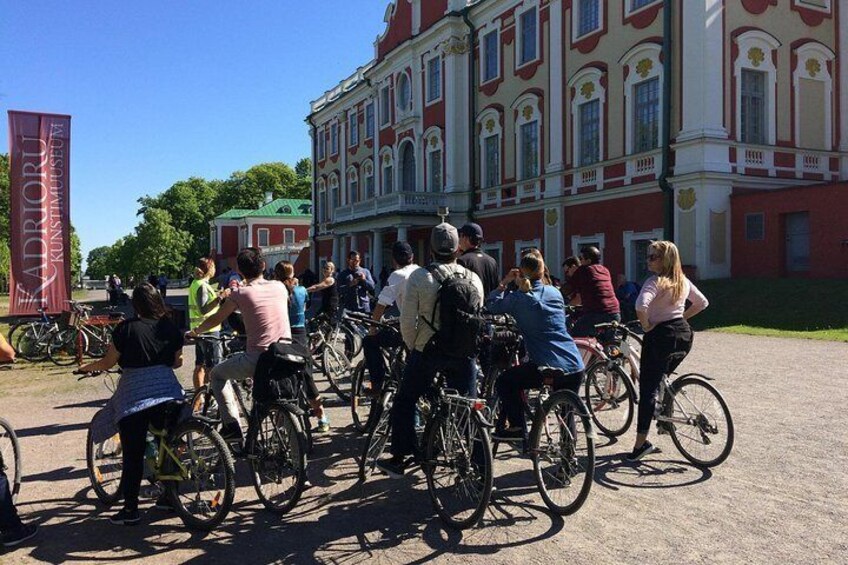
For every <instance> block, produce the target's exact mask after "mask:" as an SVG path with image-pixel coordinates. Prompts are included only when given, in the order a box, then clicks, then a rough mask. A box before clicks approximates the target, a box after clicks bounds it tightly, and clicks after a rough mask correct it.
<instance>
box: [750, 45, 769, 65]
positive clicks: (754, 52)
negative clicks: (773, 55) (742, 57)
mask: <svg viewBox="0 0 848 565" xmlns="http://www.w3.org/2000/svg"><path fill="white" fill-rule="evenodd" d="M748 60H749V61H751V64H752V65H754V66H755V67H759V66H760V65H762V64H763V61H765V60H766V55H765V53H763V50H762V49H760V48H759V47H751V48H750V49H748Z"/></svg>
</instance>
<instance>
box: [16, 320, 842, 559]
mask: <svg viewBox="0 0 848 565" xmlns="http://www.w3.org/2000/svg"><path fill="white" fill-rule="evenodd" d="M187 352H188V350H187ZM187 361H188V362H189V364H191V357H190V356H189V358H188V359H187ZM846 361H848V344H842V343H831V342H817V341H802V340H790V339H776V338H760V337H748V336H738V335H726V334H718V333H700V334H698V335H697V336H696V342H695V348H694V351H693V353H692V355H691V356H690V357H689V359H687V361H686V362H685V363H684V365H683V366H682V367H681V370H683V371H697V372H701V373H705V374H708V375H711V376H713V377H715V378H716V384H717V386H718V388H719V389H720V390H721V391H722V392H723V394H724V395H725V397H726V399H727V401H728V403H729V404H730V407H731V411H732V413H733V416H734V422H735V425H736V445H735V447H734V451H733V453H732V454H731V456H730V458H729V459H728V461H727V462H726V463H724V464H723V465H722V466H720V467H718V468H716V469H714V470H712V471H702V470H699V469H697V468H695V467H692V466H690V465H688V464H687V463H686V462H685V460H684V459H683V458H682V457H681V456H680V455H679V454H678V453H677V452H676V450H675V449H674V446H673V445H672V444H671V442H670V440H668V439H667V438H666V437H660V438H658V439H657V441H656V443H658V444H659V445H660V446H661V447H662V448H663V449H664V453H662V454H655V455H652V456H649V457H648V458H647V459H646V460H645V462H644V463H643V464H642V465H640V466H638V467H633V466H628V465H624V464H622V462H621V455H622V453H624V452H626V451H628V450H629V449H630V447H632V441H633V432H629V433H628V434H627V435H625V436H624V437H623V438H622V439H621V440H620V441H618V442H615V443H610V442H609V440H606V439H604V438H601V440H600V448H599V449H598V452H597V457H598V468H597V471H596V476H595V484H594V485H593V488H592V492H591V494H590V496H589V500H588V501H587V503H586V504H585V505H584V507H583V508H582V509H581V510H580V511H579V512H578V513H577V514H576V515H574V516H570V517H566V518H564V519H561V518H558V517H552V516H551V515H550V514H548V513H547V512H546V511H545V507H544V504H543V503H542V501H541V498H540V497H539V495H538V493H537V491H536V488H535V484H534V482H533V479H532V476H531V469H532V466H531V464H530V462H529V460H526V459H522V458H519V457H517V456H516V454H515V452H506V453H503V454H499V455H498V458H497V461H496V467H495V485H496V487H497V489H498V490H497V492H496V496H495V498H494V500H493V503H492V505H491V507H490V508H489V510H488V512H487V513H486V516H485V519H484V522H483V523H482V524H481V525H480V526H478V527H477V528H475V529H472V530H467V531H465V532H462V533H458V532H453V531H449V530H445V529H444V528H443V527H442V525H441V522H440V521H439V520H438V518H436V517H435V516H434V512H433V509H432V506H431V504H430V500H429V497H428V495H427V491H426V486H425V485H424V481H423V476H422V475H421V474H420V473H419V474H416V475H414V476H413V477H411V478H408V479H405V480H401V481H392V480H389V479H386V478H379V477H375V478H372V479H371V480H370V481H369V482H367V483H365V484H364V485H363V484H359V483H357V482H356V463H355V460H354V455H358V453H359V451H360V449H361V445H362V442H363V441H364V440H363V439H362V438H360V437H359V436H355V435H354V434H353V433H352V431H351V429H350V427H349V426H348V425H347V424H348V423H349V413H348V410H347V408H346V407H342V406H340V405H334V407H333V408H331V411H330V414H331V418H332V421H333V425H334V428H335V429H334V430H333V433H332V434H331V435H329V436H323V437H320V438H318V439H316V448H315V452H314V456H313V457H312V459H311V460H310V463H309V473H310V479H311V481H312V483H313V484H314V485H315V486H314V488H312V489H310V490H308V491H307V492H306V494H305V495H304V498H303V499H302V500H301V502H300V504H299V506H298V507H297V508H296V509H295V511H294V512H293V513H292V514H291V515H289V516H286V517H285V518H284V519H280V518H276V517H274V516H271V515H269V514H267V513H266V512H264V511H262V509H261V507H260V505H259V504H258V503H257V502H256V497H255V493H254V492H253V490H252V488H251V487H250V486H249V482H248V480H247V477H246V474H245V471H246V469H245V468H243V467H241V466H240V467H239V468H238V473H239V475H240V481H241V483H242V486H241V488H239V490H238V493H237V496H236V504H235V507H234V510H233V512H231V514H230V516H229V518H228V519H227V521H226V522H225V524H224V526H223V527H221V528H220V529H219V530H218V531H215V532H213V533H211V534H208V535H205V536H204V535H199V534H196V533H190V532H188V531H186V530H185V529H184V528H183V527H182V524H181V522H179V520H178V519H176V518H174V517H173V515H169V514H166V513H162V512H158V511H155V510H153V509H152V508H150V507H149V506H147V505H144V504H143V507H142V525H141V526H139V527H135V528H122V527H116V526H112V525H110V524H109V523H108V521H107V520H106V517H107V516H108V514H109V511H108V510H104V509H103V508H102V507H99V506H97V505H96V504H95V503H94V497H93V494H92V493H91V492H90V489H89V486H88V479H87V475H86V472H85V459H84V457H85V447H84V443H85V430H86V426H87V423H88V421H89V419H90V418H91V416H92V415H93V414H94V412H95V411H96V410H97V408H98V407H99V406H100V405H101V403H102V400H103V399H104V398H105V397H106V395H107V393H106V391H105V389H104V388H103V386H102V384H101V383H97V382H93V380H89V381H86V382H83V383H77V382H76V380H75V379H74V377H72V376H71V375H70V374H69V372H68V371H63V370H58V369H56V368H53V367H48V366H44V367H35V368H33V367H27V366H26V365H23V366H19V367H16V368H15V369H14V370H13V371H10V372H2V373H0V414H2V415H3V416H4V417H5V418H7V419H8V420H10V421H11V422H13V423H14V425H15V426H16V427H17V428H18V430H19V435H20V436H21V442H22V445H23V451H24V465H25V473H26V478H25V482H24V485H23V491H22V494H21V497H20V501H19V508H20V510H21V512H22V513H23V514H24V515H25V517H26V518H27V519H29V520H34V521H36V522H37V523H39V524H41V533H40V535H39V537H38V538H36V540H34V543H33V544H32V545H28V546H26V547H22V548H19V549H16V550H15V551H9V552H6V553H0V562H2V563H31V562H48V563H60V562H68V561H77V562H92V561H98V562H111V561H126V560H128V559H131V560H145V561H149V562H150V563H157V564H164V563H185V562H198V563H201V562H202V563H210V562H221V563H235V562H246V563H267V562H277V561H279V562H290V563H313V562H314V563H345V564H348V563H362V562H369V563H371V564H373V565H378V564H382V563H424V562H428V561H431V560H435V561H437V562H444V563H485V564H487V565H491V564H497V563H517V562H524V563H545V564H550V563H555V562H560V561H562V560H563V558H564V559H565V560H567V561H568V562H570V563H598V562H616V563H646V562H651V563H680V562H685V563H706V562H709V563H715V562H731V563H739V562H760V563H761V562H766V561H770V562H793V563H795V562H805V563H808V562H822V563H826V562H832V563H845V562H848V521H846V516H848V495H846V492H848V473H847V472H846V468H848V425H846V424H848V421H846V416H845V411H844V407H845V406H846V405H848V363H846ZM180 376H181V379H182V380H183V381H184V382H190V380H191V379H190V370H189V369H187V368H185V369H182V370H181V371H180ZM321 384H323V383H319V386H321ZM0 551H2V550H0Z"/></svg>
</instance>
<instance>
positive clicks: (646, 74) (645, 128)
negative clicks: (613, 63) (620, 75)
mask: <svg viewBox="0 0 848 565" xmlns="http://www.w3.org/2000/svg"><path fill="white" fill-rule="evenodd" d="M661 51H662V47H661V46H659V45H657V44H656V43H643V44H641V45H637V46H636V47H634V48H633V49H631V50H630V51H628V52H627V53H626V54H625V55H624V57H622V58H621V61H620V62H621V64H622V66H623V67H624V68H625V71H624V74H625V76H626V78H625V79H624V100H625V103H624V105H625V124H626V130H627V131H626V132H625V153H626V154H628V155H631V154H634V153H643V152H645V151H653V150H654V149H656V148H658V147H659V146H660V139H661V138H662V119H661V111H660V109H661V108H662V81H663V71H662V63H661V62H660V52H661Z"/></svg>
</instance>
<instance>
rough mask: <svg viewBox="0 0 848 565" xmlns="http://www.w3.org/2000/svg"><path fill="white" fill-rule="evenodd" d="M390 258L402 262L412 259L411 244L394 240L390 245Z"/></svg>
mask: <svg viewBox="0 0 848 565" xmlns="http://www.w3.org/2000/svg"><path fill="white" fill-rule="evenodd" d="M392 258H393V259H394V260H395V261H397V262H398V263H401V264H404V263H407V262H408V261H409V260H410V259H412V246H411V245H409V244H408V243H407V242H405V241H396V242H395V244H394V245H393V246H392Z"/></svg>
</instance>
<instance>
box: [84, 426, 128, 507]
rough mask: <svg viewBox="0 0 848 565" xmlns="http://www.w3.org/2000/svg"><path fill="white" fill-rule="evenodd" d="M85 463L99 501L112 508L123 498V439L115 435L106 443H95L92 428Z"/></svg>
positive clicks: (86, 440) (88, 438)
mask: <svg viewBox="0 0 848 565" xmlns="http://www.w3.org/2000/svg"><path fill="white" fill-rule="evenodd" d="M85 462H86V466H87V468H88V480H89V481H90V482H91V488H92V490H94V494H95V495H96V496H97V500H99V501H100V502H102V503H103V504H105V505H106V506H111V505H112V504H115V502H117V501H118V499H119V498H120V497H121V474H122V472H123V469H124V464H123V451H122V449H121V438H120V436H119V435H118V434H115V435H113V436H112V437H110V438H109V439H107V440H106V441H103V442H100V443H95V442H94V440H93V439H92V437H91V428H90V427H89V429H88V435H87V436H86V439H85Z"/></svg>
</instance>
